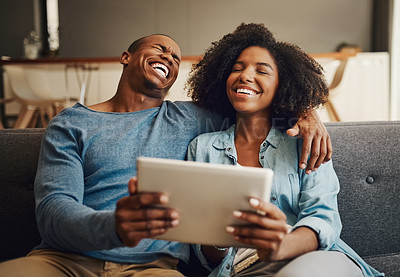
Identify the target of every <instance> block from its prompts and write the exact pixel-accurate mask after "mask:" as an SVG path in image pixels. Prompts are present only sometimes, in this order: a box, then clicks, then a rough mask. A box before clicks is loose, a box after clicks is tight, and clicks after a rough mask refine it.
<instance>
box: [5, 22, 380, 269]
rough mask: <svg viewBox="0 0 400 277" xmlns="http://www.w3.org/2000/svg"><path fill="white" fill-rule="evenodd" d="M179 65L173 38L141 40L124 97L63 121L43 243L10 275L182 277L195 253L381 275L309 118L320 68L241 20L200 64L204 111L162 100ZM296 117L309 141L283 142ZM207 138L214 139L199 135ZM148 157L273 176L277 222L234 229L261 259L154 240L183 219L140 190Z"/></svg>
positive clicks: (46, 192)
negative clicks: (364, 256) (363, 252)
mask: <svg viewBox="0 0 400 277" xmlns="http://www.w3.org/2000/svg"><path fill="white" fill-rule="evenodd" d="M180 59H181V54H180V49H179V47H178V45H177V44H176V43H175V41H174V40H172V39H171V38H170V37H168V36H165V35H151V36H148V37H145V38H142V39H139V40H137V41H135V42H134V43H133V44H132V45H131V46H130V47H129V49H128V51H127V52H124V53H123V54H122V57H121V63H122V64H123V67H124V69H123V73H122V76H121V79H120V82H119V85H118V89H117V92H116V94H115V96H114V97H113V98H111V99H110V100H108V101H106V102H104V103H100V104H97V105H93V106H91V107H84V106H82V105H80V104H76V105H75V106H74V107H72V108H69V109H66V110H64V111H63V112H62V113H61V114H59V115H58V116H57V117H55V118H54V119H53V120H52V122H51V123H50V124H49V126H48V128H47V130H46V134H45V137H44V140H43V143H42V150H41V154H40V160H39V165H38V171H37V176H36V181H35V198H36V216H37V222H38V227H39V231H40V234H41V236H42V238H43V240H42V243H41V244H40V245H39V246H38V247H36V248H35V249H34V250H33V251H32V252H31V253H29V254H28V256H27V257H24V258H21V259H17V260H13V261H9V262H5V263H2V264H0V274H1V275H4V276H21V275H22V276H25V275H26V274H29V275H30V276H133V275H134V276H154V275H162V276H183V275H182V273H180V272H179V270H187V268H185V267H186V266H185V264H186V263H187V262H189V259H190V258H192V259H193V257H190V253H195V254H194V255H195V258H196V259H198V260H199V261H200V262H201V264H202V265H203V266H204V268H205V270H206V271H208V272H209V273H210V275H211V276H230V275H231V274H233V275H237V276H268V274H271V276H303V275H295V274H294V273H293V271H295V273H296V274H300V273H301V272H303V273H302V274H305V275H307V276H328V273H330V274H333V275H332V276H362V275H364V276H374V274H375V276H379V275H377V274H378V273H377V272H376V271H374V270H373V269H372V268H370V267H369V266H368V265H366V264H365V263H364V262H363V261H362V260H361V259H359V258H358V256H357V255H356V254H355V253H354V252H353V251H352V250H351V249H350V248H349V247H348V246H346V245H345V244H344V243H343V242H341V241H340V239H339V233H340V228H341V225H340V219H339V215H338V212H337V204H336V194H337V193H338V181H337V178H336V175H335V173H334V171H333V169H332V164H331V162H329V159H330V156H331V145H330V141H329V135H328V134H327V133H326V131H325V128H324V126H323V125H322V124H321V122H320V121H319V119H318V118H317V116H316V114H315V111H313V110H312V109H313V108H314V107H316V106H318V105H319V104H323V103H324V102H325V101H326V98H327V87H326V84H325V81H324V79H323V75H322V70H321V68H320V66H319V65H318V64H316V63H315V62H314V61H313V60H312V59H310V58H309V57H308V56H307V55H306V54H304V53H303V52H302V51H301V50H299V49H298V48H297V47H295V46H292V45H290V44H287V43H280V42H276V41H275V39H274V38H273V36H272V35H271V33H270V32H269V31H268V29H266V28H265V27H264V26H262V25H257V24H247V25H241V26H239V27H238V28H237V29H236V30H235V32H233V33H231V34H228V35H226V36H225V37H223V38H222V39H221V40H220V41H219V42H217V43H215V44H213V46H212V47H211V48H209V49H208V50H207V52H206V54H205V56H204V58H203V60H202V61H201V62H200V63H199V64H198V65H197V66H196V67H195V68H194V71H193V73H192V75H191V77H190V78H189V80H188V85H189V88H190V92H191V94H192V99H193V100H194V102H193V103H192V102H176V103H171V102H168V101H167V102H166V101H163V99H164V97H165V95H166V93H167V92H168V90H169V88H170V87H171V86H172V84H173V83H174V81H175V80H176V78H177V74H178V70H179V63H180ZM297 117H299V118H300V119H299V121H298V122H297V123H296V122H294V121H293V118H297ZM227 119H229V122H230V123H236V124H235V125H232V126H230V124H229V123H228V121H227ZM296 120H297V119H296ZM294 123H296V125H294V127H293V128H292V129H289V130H288V131H287V132H288V133H290V134H291V135H292V136H295V135H296V134H297V133H298V132H299V130H301V131H300V134H301V135H302V136H303V139H296V138H290V137H289V136H287V135H286V134H285V132H284V131H285V130H287V129H288V128H289V127H291V125H293V124H294ZM228 127H229V128H228ZM226 128H228V129H227V130H226V131H222V132H220V131H221V130H225V129H226ZM214 131H217V132H214ZM210 132H214V133H210ZM203 133H210V134H205V135H202V136H200V137H197V136H198V135H200V134H203ZM195 137H197V138H196V139H195V140H193V138H195ZM192 140H193V141H192ZM191 141H192V142H191ZM189 143H190V146H189V149H188V150H187V147H188V145H189ZM229 147H230V149H233V152H232V153H231V154H226V152H225V150H226V149H228V148H229ZM311 149H312V151H311ZM310 152H311V156H310V159H309V160H308V164H307V157H308V156H309V154H310ZM138 156H150V157H160V158H171V159H185V158H188V159H191V160H198V161H208V162H213V163H228V164H235V165H241V166H257V167H265V166H266V167H271V168H272V169H274V171H275V181H274V182H275V183H274V188H273V191H272V196H273V198H272V201H271V202H272V203H271V204H266V203H263V202H260V201H259V200H258V199H251V201H249V205H251V206H252V207H253V208H256V209H258V210H264V211H265V212H266V215H265V216H260V215H253V214H249V213H245V212H240V211H236V212H235V213H234V215H235V216H236V217H238V218H239V219H241V220H244V221H247V222H249V223H251V225H250V226H248V227H241V228H238V227H235V226H227V231H228V232H229V233H231V234H232V235H233V236H234V237H235V239H237V240H239V241H242V242H246V243H249V244H251V245H253V246H254V248H255V249H256V251H252V250H249V249H232V248H229V249H221V248H218V247H214V246H201V245H188V244H184V243H179V242H167V241H160V240H153V239H152V238H153V237H154V236H156V235H159V234H163V233H165V232H167V231H168V229H169V228H174V227H175V226H177V225H178V224H179V214H178V212H177V211H175V210H174V209H173V207H171V208H169V207H168V208H167V207H163V208H160V207H159V205H158V204H162V205H167V204H168V196H166V195H164V194H162V193H159V192H140V193H138V192H137V188H136V179H135V178H132V176H135V175H136V167H135V162H136V158H137V157H138ZM323 163H324V164H323ZM306 164H307V168H306ZM318 167H319V169H318V170H317V168H318ZM155 174H156V173H155ZM127 184H128V188H127ZM188 185H190V184H188ZM287 224H290V225H292V226H293V229H292V231H291V232H290V233H288V232H289V231H288V227H287ZM317 249H321V250H334V251H315V250H317ZM256 254H257V255H256ZM246 262H247V264H246V265H245V266H243V263H246ZM234 264H235V265H241V266H242V268H243V270H241V271H239V270H240V269H241V268H239V267H234V266H233V265H234ZM307 270H308V271H307ZM321 270H323V274H322V275H321V273H318V272H321ZM236 271H239V272H236ZM278 271H279V272H278ZM277 272H278V273H277ZM313 272H314V275H313ZM187 274H188V275H189V276H191V273H187ZM275 274H276V275H275ZM345 274H347V275H345Z"/></svg>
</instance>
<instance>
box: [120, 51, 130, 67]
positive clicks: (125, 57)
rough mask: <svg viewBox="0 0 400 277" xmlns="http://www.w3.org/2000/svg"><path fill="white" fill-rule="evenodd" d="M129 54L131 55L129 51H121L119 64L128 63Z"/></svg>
mask: <svg viewBox="0 0 400 277" xmlns="http://www.w3.org/2000/svg"><path fill="white" fill-rule="evenodd" d="M130 56H131V53H129V52H127V51H125V52H124V53H122V55H121V60H120V63H121V64H128V63H129V58H130Z"/></svg>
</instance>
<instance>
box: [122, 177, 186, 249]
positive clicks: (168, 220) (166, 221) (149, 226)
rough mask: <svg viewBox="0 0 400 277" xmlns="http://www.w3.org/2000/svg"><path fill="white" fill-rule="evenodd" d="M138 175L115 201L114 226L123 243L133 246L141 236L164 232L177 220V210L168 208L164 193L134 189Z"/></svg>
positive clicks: (150, 236)
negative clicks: (125, 193) (126, 193)
mask: <svg viewBox="0 0 400 277" xmlns="http://www.w3.org/2000/svg"><path fill="white" fill-rule="evenodd" d="M136 183H137V179H136V178H135V177H134V178H132V179H130V180H129V185H128V186H129V194H130V195H129V196H127V197H124V198H121V199H120V200H119V201H118V202H117V208H116V211H115V227H116V229H117V233H118V235H119V237H120V238H121V240H122V242H123V243H124V245H126V246H136V245H137V244H138V243H139V242H140V240H142V239H144V238H153V237H155V236H157V235H161V234H164V233H165V232H167V231H168V229H169V228H171V227H175V226H177V225H178V223H179V214H178V212H177V211H175V210H173V209H171V208H167V207H165V206H164V205H165V204H167V203H168V201H169V198H168V196H167V195H165V194H163V193H159V192H139V193H138V192H137V184H136Z"/></svg>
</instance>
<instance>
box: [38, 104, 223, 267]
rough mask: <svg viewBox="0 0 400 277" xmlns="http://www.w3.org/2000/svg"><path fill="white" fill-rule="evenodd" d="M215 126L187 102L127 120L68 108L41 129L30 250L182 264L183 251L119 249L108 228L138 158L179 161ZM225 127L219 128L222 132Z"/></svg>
mask: <svg viewBox="0 0 400 277" xmlns="http://www.w3.org/2000/svg"><path fill="white" fill-rule="evenodd" d="M223 127H224V126H223V122H222V120H221V118H219V117H218V116H216V115H214V114H211V113H209V112H207V111H205V110H203V109H201V108H199V107H197V106H195V105H194V104H193V103H191V102H175V103H172V102H169V101H166V102H164V103H163V104H162V105H161V106H160V107H157V108H152V109H148V110H143V111H138V112H129V113H107V112H97V111H93V110H91V109H88V108H87V107H85V106H83V105H81V104H76V105H75V106H74V107H72V108H67V109H65V110H64V111H62V112H61V113H60V114H59V115H57V116H56V117H55V118H54V119H53V120H52V121H51V122H50V124H49V126H48V127H47V129H46V132H45V135H44V139H43V142H42V148H41V153H40V158H39V164H38V170H37V175H36V180H35V199H36V216H37V222H38V228H39V232H40V234H41V237H42V242H41V244H40V245H39V246H37V247H36V248H52V249H58V250H62V251H71V252H78V253H82V254H85V255H88V256H91V257H94V258H99V259H104V260H107V261H114V262H121V263H147V262H151V261H154V260H155V259H158V258H160V257H161V256H163V255H170V256H173V257H175V258H178V259H181V260H183V261H186V262H187V261H188V258H189V246H188V245H187V244H183V243H178V242H167V241H161V240H152V239H144V240H142V241H141V242H140V243H139V245H137V246H136V247H123V245H122V242H121V241H120V239H119V238H118V235H117V233H116V230H115V225H114V211H115V207H116V203H117V201H118V200H119V199H120V198H122V197H124V196H127V195H128V186H127V184H128V181H129V179H130V178H131V177H133V176H136V158H137V157H138V156H148V157H160V158H169V159H184V158H185V153H186V150H187V146H188V144H189V142H190V141H191V140H192V139H193V138H194V137H195V136H197V135H198V134H201V133H204V132H209V131H215V130H221V128H223ZM225 128H226V126H225Z"/></svg>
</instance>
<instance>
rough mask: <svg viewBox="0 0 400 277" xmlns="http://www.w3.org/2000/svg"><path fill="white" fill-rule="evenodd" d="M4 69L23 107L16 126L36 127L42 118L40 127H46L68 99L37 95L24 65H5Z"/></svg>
mask: <svg viewBox="0 0 400 277" xmlns="http://www.w3.org/2000/svg"><path fill="white" fill-rule="evenodd" d="M3 68H4V71H5V73H6V76H7V79H8V81H9V86H10V89H11V92H12V94H13V95H14V98H15V100H16V101H18V102H19V103H20V104H21V109H20V112H19V115H18V118H17V121H16V122H15V125H14V128H16V129H23V128H35V127H37V126H38V121H39V120H40V124H41V125H40V127H46V126H47V124H48V122H49V121H50V120H51V119H52V118H53V117H54V116H55V115H56V114H57V113H58V112H60V111H61V110H62V109H63V108H64V107H65V103H66V99H59V98H44V97H40V96H38V95H37V93H35V92H34V90H33V89H32V80H31V83H30V82H29V80H28V79H27V76H26V74H25V71H24V68H23V66H18V65H5V66H4V67H3Z"/></svg>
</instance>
